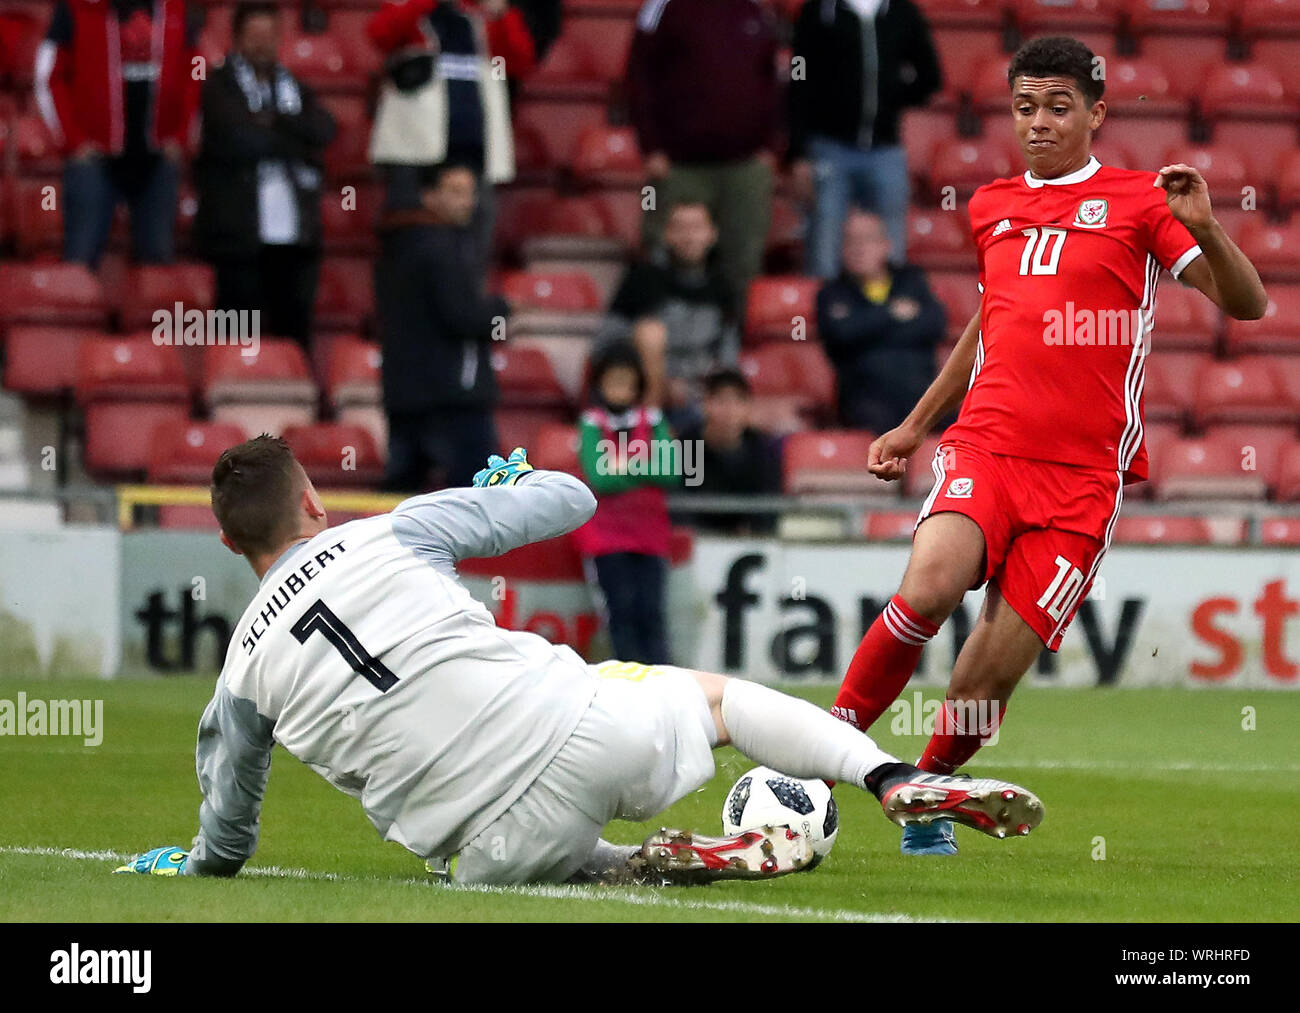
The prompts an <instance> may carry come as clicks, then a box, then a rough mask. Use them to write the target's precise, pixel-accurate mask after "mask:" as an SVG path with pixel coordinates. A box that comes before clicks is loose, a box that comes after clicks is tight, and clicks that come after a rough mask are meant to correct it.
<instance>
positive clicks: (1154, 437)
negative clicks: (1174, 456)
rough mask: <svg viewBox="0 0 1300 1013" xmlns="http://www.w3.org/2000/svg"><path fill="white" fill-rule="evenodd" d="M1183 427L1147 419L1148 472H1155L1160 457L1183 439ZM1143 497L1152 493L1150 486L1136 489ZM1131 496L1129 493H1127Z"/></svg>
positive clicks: (1143, 437) (1144, 427) (1144, 428)
mask: <svg viewBox="0 0 1300 1013" xmlns="http://www.w3.org/2000/svg"><path fill="white" fill-rule="evenodd" d="M1182 435H1183V427H1182V426H1181V425H1179V424H1178V423H1175V422H1152V421H1151V420H1149V419H1147V420H1146V424H1145V425H1144V426H1143V429H1142V443H1143V444H1144V446H1145V447H1146V452H1147V470H1148V472H1152V471H1154V470H1155V469H1156V468H1158V467H1159V466H1160V455H1161V454H1162V453H1163V452H1164V448H1165V447H1166V446H1167V445H1168V444H1169V443H1170V442H1171V441H1173V440H1178V439H1181V438H1182ZM1135 491H1136V492H1138V493H1139V494H1141V495H1145V494H1146V493H1147V492H1149V491H1150V489H1149V486H1148V485H1139V486H1137V487H1136V489H1135ZM1125 495H1129V493H1127V492H1126V493H1125Z"/></svg>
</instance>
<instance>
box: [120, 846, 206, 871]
mask: <svg viewBox="0 0 1300 1013" xmlns="http://www.w3.org/2000/svg"><path fill="white" fill-rule="evenodd" d="M189 857H190V853H189V852H188V851H182V850H181V849H180V848H175V847H170V846H169V847H163V848H154V849H153V850H152V851H146V852H145V853H144V854H143V855H137V856H136V857H135V858H133V859H131V860H130V861H129V862H127V863H126V865H121V866H118V867H117V868H116V869H114V870H113V872H114V873H118V872H138V873H140V874H141V875H143V876H175V875H177V874H178V873H180V872H182V871H184V869H185V861H186V859H188V858H189Z"/></svg>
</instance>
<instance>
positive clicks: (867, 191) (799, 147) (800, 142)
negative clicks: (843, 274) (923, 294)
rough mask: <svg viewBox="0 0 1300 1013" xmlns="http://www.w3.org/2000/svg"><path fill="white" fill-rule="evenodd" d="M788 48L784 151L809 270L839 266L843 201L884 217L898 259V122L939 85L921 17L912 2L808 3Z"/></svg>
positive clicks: (901, 193)
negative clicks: (804, 211)
mask: <svg viewBox="0 0 1300 1013" xmlns="http://www.w3.org/2000/svg"><path fill="white" fill-rule="evenodd" d="M793 47H794V62H793V65H792V67H791V72H790V78H791V80H790V148H789V158H790V159H791V162H792V168H793V170H794V176H795V181H796V186H797V188H798V189H799V190H801V191H802V192H803V193H804V195H805V197H812V200H813V207H812V214H811V216H810V219H809V223H808V241H807V245H806V248H807V251H808V265H807V266H808V272H809V273H810V274H814V275H816V276H818V277H819V278H834V277H835V275H836V274H837V273H838V272H839V240H840V227H841V225H842V224H843V221H844V216H845V214H846V213H847V212H848V209H849V205H850V204H860V205H862V206H863V207H867V208H870V209H871V210H873V211H875V212H876V213H877V214H879V215H881V216H882V217H883V218H884V219H885V222H886V223H887V225H888V227H889V237H890V242H891V243H892V244H893V256H894V257H895V258H896V260H897V262H898V263H902V261H903V259H904V257H905V256H906V253H907V203H908V197H909V194H908V180H907V156H906V155H905V154H904V152H903V148H902V146H901V145H900V144H899V121H900V119H901V117H902V113H903V110H904V109H905V108H907V107H908V106H919V105H924V104H925V103H926V101H928V100H929V98H930V96H931V95H933V94H934V93H935V92H937V91H938V90H939V88H940V87H941V86H942V83H943V79H942V75H941V74H940V71H939V60H938V57H937V56H936V55H935V50H934V42H933V40H932V39H931V37H930V27H929V25H928V24H927V23H926V20H925V16H924V15H923V14H922V13H921V11H920V10H919V9H918V8H917V7H916V5H915V4H914V3H913V2H912V0H808V2H807V3H805V4H804V6H803V9H802V10H801V11H800V12H799V17H798V19H797V21H796V22H795V27H794V40H793Z"/></svg>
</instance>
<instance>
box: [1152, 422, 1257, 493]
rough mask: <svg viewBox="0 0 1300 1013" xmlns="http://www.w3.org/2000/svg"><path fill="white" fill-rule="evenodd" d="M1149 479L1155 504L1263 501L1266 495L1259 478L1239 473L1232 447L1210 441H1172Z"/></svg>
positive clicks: (1236, 452) (1240, 470) (1236, 450)
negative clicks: (1169, 501) (1180, 501)
mask: <svg viewBox="0 0 1300 1013" xmlns="http://www.w3.org/2000/svg"><path fill="white" fill-rule="evenodd" d="M1152 479H1153V485H1154V487H1155V498H1156V499H1158V500H1173V499H1263V498H1264V495H1265V493H1266V492H1267V482H1266V481H1265V480H1264V478H1263V477H1262V476H1261V475H1259V474H1258V473H1257V472H1249V471H1244V470H1242V467H1241V454H1240V453H1239V452H1238V449H1237V448H1236V447H1235V446H1233V445H1232V444H1231V443H1230V442H1221V441H1218V440H1214V439H1210V438H1194V437H1193V438H1184V439H1181V440H1175V441H1174V442H1173V443H1171V444H1170V445H1169V446H1167V447H1166V448H1165V449H1164V451H1163V453H1162V455H1161V459H1160V463H1159V466H1158V467H1157V469H1156V471H1155V473H1154V474H1153V475H1152Z"/></svg>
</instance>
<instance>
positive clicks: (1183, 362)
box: [1142, 351, 1211, 424]
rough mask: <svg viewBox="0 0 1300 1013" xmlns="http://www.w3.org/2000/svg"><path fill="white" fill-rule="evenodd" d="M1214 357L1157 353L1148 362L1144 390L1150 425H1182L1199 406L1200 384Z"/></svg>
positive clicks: (1144, 408) (1146, 411)
mask: <svg viewBox="0 0 1300 1013" xmlns="http://www.w3.org/2000/svg"><path fill="white" fill-rule="evenodd" d="M1210 362H1211V359H1210V356H1208V355H1198V354H1196V353H1195V352H1161V351H1155V352H1153V353H1152V354H1151V355H1149V356H1148V357H1147V360H1146V366H1145V370H1146V382H1145V384H1144V386H1143V390H1142V405H1143V417H1144V418H1146V419H1147V420H1148V421H1150V422H1177V423H1179V424H1182V423H1183V422H1184V421H1185V420H1186V419H1187V416H1188V414H1189V413H1190V412H1191V409H1192V406H1193V405H1194V404H1195V403H1196V381H1197V377H1199V376H1200V372H1201V369H1202V367H1204V366H1206V365H1207V364H1209V363H1210Z"/></svg>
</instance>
